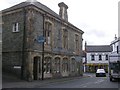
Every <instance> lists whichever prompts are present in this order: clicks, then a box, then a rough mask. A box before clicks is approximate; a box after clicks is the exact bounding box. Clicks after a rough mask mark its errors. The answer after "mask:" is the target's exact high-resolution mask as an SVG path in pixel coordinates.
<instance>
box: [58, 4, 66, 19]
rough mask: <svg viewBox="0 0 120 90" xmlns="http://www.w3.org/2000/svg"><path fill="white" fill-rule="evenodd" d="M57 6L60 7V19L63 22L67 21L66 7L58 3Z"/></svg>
mask: <svg viewBox="0 0 120 90" xmlns="http://www.w3.org/2000/svg"><path fill="white" fill-rule="evenodd" d="M58 6H59V7H60V9H59V15H60V17H61V18H62V19H64V20H66V21H68V15H67V9H68V6H67V5H66V4H65V3H64V2H61V3H59V4H58Z"/></svg>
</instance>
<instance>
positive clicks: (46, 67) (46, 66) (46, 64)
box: [44, 57, 51, 73]
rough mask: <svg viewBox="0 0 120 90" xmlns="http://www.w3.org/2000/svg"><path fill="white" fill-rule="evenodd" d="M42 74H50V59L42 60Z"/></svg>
mask: <svg viewBox="0 0 120 90" xmlns="http://www.w3.org/2000/svg"><path fill="white" fill-rule="evenodd" d="M44 72H45V73H51V57H45V59H44Z"/></svg>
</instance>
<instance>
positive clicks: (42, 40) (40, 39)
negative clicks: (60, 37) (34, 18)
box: [37, 36, 45, 43]
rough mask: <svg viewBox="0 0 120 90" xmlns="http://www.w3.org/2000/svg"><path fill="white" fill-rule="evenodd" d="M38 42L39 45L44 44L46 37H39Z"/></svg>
mask: <svg viewBox="0 0 120 90" xmlns="http://www.w3.org/2000/svg"><path fill="white" fill-rule="evenodd" d="M37 42H38V43H43V42H45V37H43V36H38V38H37Z"/></svg>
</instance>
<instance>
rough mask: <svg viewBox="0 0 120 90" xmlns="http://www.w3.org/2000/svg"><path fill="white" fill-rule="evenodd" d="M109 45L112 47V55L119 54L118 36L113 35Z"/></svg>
mask: <svg viewBox="0 0 120 90" xmlns="http://www.w3.org/2000/svg"><path fill="white" fill-rule="evenodd" d="M110 45H111V46H112V48H113V50H112V52H111V54H112V55H116V54H119V53H120V48H119V47H120V37H119V38H117V37H116V36H115V39H114V40H113V41H112V42H111V44H110Z"/></svg>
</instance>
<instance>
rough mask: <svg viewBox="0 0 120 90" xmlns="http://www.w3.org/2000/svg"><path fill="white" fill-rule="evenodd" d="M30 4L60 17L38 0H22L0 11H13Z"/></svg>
mask: <svg viewBox="0 0 120 90" xmlns="http://www.w3.org/2000/svg"><path fill="white" fill-rule="evenodd" d="M30 5H34V6H36V7H38V8H40V9H42V10H43V11H45V12H48V13H50V14H51V15H53V16H56V17H57V18H61V17H60V16H59V15H58V14H56V13H55V12H54V11H52V10H51V9H49V8H48V7H47V6H45V5H43V4H41V3H40V2H38V1H36V2H28V1H26V2H22V3H19V4H17V5H14V6H12V7H10V8H7V9H5V10H3V11H2V12H3V13H4V12H8V11H13V10H15V9H19V8H23V7H26V6H30Z"/></svg>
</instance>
